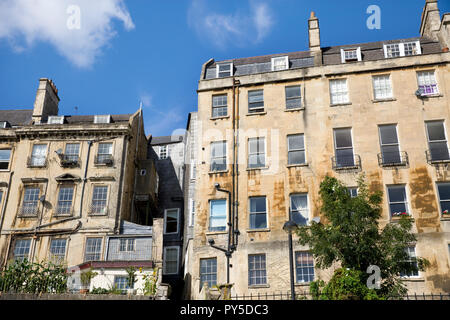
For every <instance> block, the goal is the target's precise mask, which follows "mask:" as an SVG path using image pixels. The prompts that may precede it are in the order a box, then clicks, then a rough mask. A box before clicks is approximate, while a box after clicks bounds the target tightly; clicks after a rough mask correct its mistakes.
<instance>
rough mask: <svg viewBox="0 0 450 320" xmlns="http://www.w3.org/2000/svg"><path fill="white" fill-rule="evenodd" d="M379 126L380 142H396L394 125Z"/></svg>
mask: <svg viewBox="0 0 450 320" xmlns="http://www.w3.org/2000/svg"><path fill="white" fill-rule="evenodd" d="M379 128H380V138H381V143H382V144H391V143H398V138H397V128H396V126H395V125H389V126H380V127H379Z"/></svg>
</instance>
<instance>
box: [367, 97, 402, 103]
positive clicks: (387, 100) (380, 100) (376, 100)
mask: <svg viewBox="0 0 450 320" xmlns="http://www.w3.org/2000/svg"><path fill="white" fill-rule="evenodd" d="M391 101H397V99H395V98H386V99H373V100H372V102H373V103H379V102H391Z"/></svg>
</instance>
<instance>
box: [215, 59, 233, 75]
mask: <svg viewBox="0 0 450 320" xmlns="http://www.w3.org/2000/svg"><path fill="white" fill-rule="evenodd" d="M216 73H217V74H216V76H217V78H225V77H231V76H232V75H233V63H231V62H230V63H220V64H218V65H217V67H216Z"/></svg>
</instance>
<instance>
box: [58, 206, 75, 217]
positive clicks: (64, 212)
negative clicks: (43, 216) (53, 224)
mask: <svg viewBox="0 0 450 320" xmlns="http://www.w3.org/2000/svg"><path fill="white" fill-rule="evenodd" d="M72 214H73V208H72V206H64V205H58V206H56V209H55V215H56V216H65V217H66V216H72Z"/></svg>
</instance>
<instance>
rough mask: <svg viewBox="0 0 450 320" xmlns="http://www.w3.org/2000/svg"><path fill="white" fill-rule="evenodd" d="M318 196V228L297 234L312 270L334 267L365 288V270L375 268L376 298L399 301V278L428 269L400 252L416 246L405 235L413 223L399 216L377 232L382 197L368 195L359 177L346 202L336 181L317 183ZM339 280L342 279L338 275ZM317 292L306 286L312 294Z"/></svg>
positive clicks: (303, 228)
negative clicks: (377, 278) (377, 277)
mask: <svg viewBox="0 0 450 320" xmlns="http://www.w3.org/2000/svg"><path fill="white" fill-rule="evenodd" d="M319 194H320V198H321V201H322V206H321V213H322V218H323V219H324V221H323V223H315V222H312V224H311V225H310V226H301V227H299V228H298V230H297V234H298V236H299V243H300V244H301V245H309V247H310V251H311V253H312V254H313V256H314V258H315V261H316V266H317V267H318V268H321V269H324V268H329V267H331V266H332V265H333V264H334V263H338V264H340V266H341V267H342V268H344V269H349V270H353V271H355V272H356V273H357V274H358V278H359V279H360V282H362V283H363V284H364V285H365V284H366V281H367V278H368V277H369V276H370V274H368V273H367V272H366V271H367V268H368V267H369V266H370V265H376V266H378V267H379V268H380V271H381V275H380V276H381V283H380V285H381V287H380V289H378V290H376V294H377V295H378V296H379V297H382V298H389V297H394V296H395V297H398V296H403V295H405V294H406V292H407V290H406V286H405V285H404V284H403V282H402V279H401V277H400V273H401V272H407V273H408V272H414V271H417V269H419V270H424V268H425V267H426V266H427V265H428V264H429V262H428V261H427V260H426V259H423V258H420V257H417V258H416V261H411V260H410V259H409V256H408V254H407V252H406V249H407V247H408V246H410V245H411V243H414V242H415V241H416V238H415V236H414V234H412V232H411V228H412V225H413V220H412V219H411V218H410V217H407V216H402V217H401V218H400V219H399V220H398V221H396V222H393V223H388V224H387V225H386V226H385V227H384V228H381V227H380V225H379V219H380V217H381V212H382V207H381V203H382V192H381V191H375V192H369V190H368V188H367V184H366V183H365V180H364V176H363V175H361V176H360V177H359V178H358V195H357V196H356V197H351V195H350V193H349V191H348V188H347V187H346V186H345V185H344V184H343V183H342V182H341V181H339V180H337V179H336V178H332V177H329V176H327V177H325V179H324V180H323V181H322V182H321V184H320V192H319ZM411 262H412V263H411ZM335 275H336V273H335ZM353 275H354V274H353ZM339 276H340V278H342V277H344V278H345V275H343V274H342V273H340V274H339ZM335 280H336V279H335ZM319 287H320V286H319V285H318V284H317V283H313V284H312V289H318V288H319ZM361 294H362V295H360V296H359V298H360V299H364V298H367V297H366V296H365V294H366V293H361ZM328 296H333V295H332V294H331V295H330V294H329V295H328ZM341 297H342V295H341Z"/></svg>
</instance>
